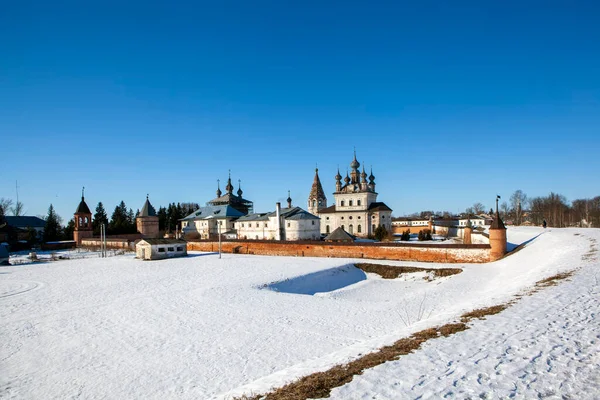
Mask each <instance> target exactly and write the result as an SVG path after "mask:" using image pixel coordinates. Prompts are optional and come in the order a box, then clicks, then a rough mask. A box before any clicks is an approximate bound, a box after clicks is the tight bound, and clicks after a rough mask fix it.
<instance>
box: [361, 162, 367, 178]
mask: <svg viewBox="0 0 600 400" xmlns="http://www.w3.org/2000/svg"><path fill="white" fill-rule="evenodd" d="M360 178H361V181H362V182H366V181H367V173H366V172H365V165H364V164H363V170H362V172H361V174H360Z"/></svg>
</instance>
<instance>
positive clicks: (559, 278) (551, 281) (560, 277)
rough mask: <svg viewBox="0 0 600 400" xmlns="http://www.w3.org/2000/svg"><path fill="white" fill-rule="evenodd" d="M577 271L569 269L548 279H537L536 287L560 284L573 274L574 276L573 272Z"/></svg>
mask: <svg viewBox="0 0 600 400" xmlns="http://www.w3.org/2000/svg"><path fill="white" fill-rule="evenodd" d="M574 273H575V271H568V272H561V273H560V274H556V275H552V276H550V277H548V278H546V279H542V280H541V281H537V282H536V283H535V286H536V287H548V286H555V285H558V283H559V282H560V281H562V280H564V279H567V278H570V277H571V276H573V274H574Z"/></svg>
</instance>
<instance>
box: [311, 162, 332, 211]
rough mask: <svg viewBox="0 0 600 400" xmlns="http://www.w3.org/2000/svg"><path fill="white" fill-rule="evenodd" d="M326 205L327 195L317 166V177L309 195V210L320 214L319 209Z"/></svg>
mask: <svg viewBox="0 0 600 400" xmlns="http://www.w3.org/2000/svg"><path fill="white" fill-rule="evenodd" d="M326 207H327V197H325V192H323V186H322V185H321V180H320V179H319V168H316V169H315V179H314V180H313V184H312V187H311V189H310V194H309V195H308V212H309V213H311V214H313V215H319V211H321V209H323V208H326Z"/></svg>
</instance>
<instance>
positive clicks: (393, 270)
mask: <svg viewBox="0 0 600 400" xmlns="http://www.w3.org/2000/svg"><path fill="white" fill-rule="evenodd" d="M354 265H355V266H356V268H359V269H361V270H363V271H364V272H370V273H374V274H377V275H379V276H381V277H382V278H383V279H396V278H398V277H399V276H400V275H402V274H412V273H415V272H431V273H433V275H434V277H436V278H441V277H444V276H450V275H456V274H460V273H461V272H462V269H460V268H419V267H403V266H400V267H397V266H394V265H383V264H368V263H358V264H354Z"/></svg>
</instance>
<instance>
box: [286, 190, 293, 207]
mask: <svg viewBox="0 0 600 400" xmlns="http://www.w3.org/2000/svg"><path fill="white" fill-rule="evenodd" d="M286 201H287V203H288V208H292V197H291V195H290V191H289V190H288V198H287V199H286Z"/></svg>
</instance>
